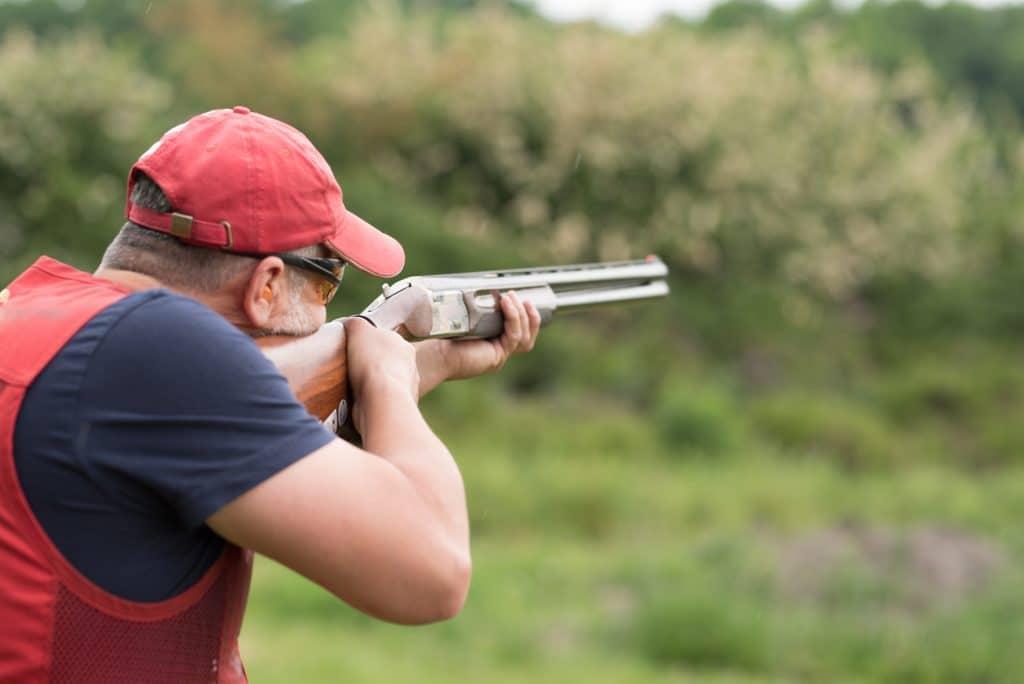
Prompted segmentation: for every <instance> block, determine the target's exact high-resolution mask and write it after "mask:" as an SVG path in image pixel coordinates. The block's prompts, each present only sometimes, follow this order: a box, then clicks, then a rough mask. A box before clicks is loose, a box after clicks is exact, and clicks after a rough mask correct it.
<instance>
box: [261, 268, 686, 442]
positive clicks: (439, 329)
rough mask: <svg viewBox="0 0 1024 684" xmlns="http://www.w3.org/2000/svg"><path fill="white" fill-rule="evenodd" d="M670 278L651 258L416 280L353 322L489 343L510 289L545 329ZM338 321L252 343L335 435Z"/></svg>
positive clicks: (390, 287) (343, 410)
mask: <svg viewBox="0 0 1024 684" xmlns="http://www.w3.org/2000/svg"><path fill="white" fill-rule="evenodd" d="M667 275H668V268H667V267H666V266H665V264H664V263H663V262H662V261H661V259H659V258H658V257H656V256H653V255H652V256H648V257H647V258H646V259H640V260H636V261H606V262H600V263H594V264H573V265H569V266H550V267H541V268H517V269H510V270H506V271H478V272H473V273H447V274H441V275H427V276H413V277H411V278H405V279H403V280H399V281H398V282H395V283H393V284H386V285H384V286H383V287H382V292H381V295H380V296H379V297H377V299H375V300H374V301H373V302H372V303H370V305H369V306H368V307H366V308H365V309H364V310H363V311H362V312H361V313H359V314H357V315H358V316H360V317H361V318H365V319H366V320H367V321H369V322H370V323H372V324H373V325H375V326H377V327H378V328H386V329H388V330H395V331H398V332H399V333H401V334H402V336H403V337H405V338H406V339H409V340H423V339H430V338H439V337H448V338H465V339H474V338H489V337H494V336H496V335H500V334H501V331H502V330H503V328H504V320H503V318H502V315H501V310H500V308H499V307H498V298H497V296H496V295H497V293H504V292H509V291H511V290H515V291H516V293H517V294H518V295H519V297H520V298H521V299H522V300H523V301H524V302H525V301H531V302H533V304H534V306H536V307H537V311H538V312H539V313H540V316H541V325H542V326H544V325H547V324H548V323H550V322H551V319H552V317H553V316H554V313H555V312H556V311H572V310H576V309H582V308H587V307H592V306H597V305H603V304H618V303H622V302H632V301H641V300H647V299H655V298H658V297H664V296H666V295H667V294H668V291H669V290H668V284H667V283H666V282H665V277H666V276H667ZM342 320H343V319H338V320H334V321H330V322H329V323H327V324H325V325H324V326H322V327H321V328H320V330H318V331H317V332H315V333H313V334H312V335H309V336H308V337H302V338H294V337H281V336H277V337H264V338H259V339H258V340H257V344H259V345H260V347H261V348H262V349H263V351H264V353H265V354H266V355H267V356H268V357H269V358H270V360H271V361H273V362H274V363H275V364H276V365H277V367H278V369H279V370H280V371H281V372H282V373H283V374H284V376H285V377H286V378H287V379H288V383H289V385H290V386H291V388H292V391H293V392H295V395H296V397H298V399H299V401H301V402H302V403H303V404H304V405H305V406H306V408H307V409H308V410H309V412H310V413H312V414H313V415H314V416H316V417H317V418H319V419H320V420H323V421H325V422H326V423H327V424H328V426H329V427H332V428H337V426H338V424H343V423H344V422H345V418H346V417H347V414H348V404H347V403H346V400H347V397H348V391H347V390H348V384H347V382H346V376H347V374H346V368H345V328H344V326H343V324H342Z"/></svg>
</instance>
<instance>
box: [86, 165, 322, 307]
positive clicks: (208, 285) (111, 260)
mask: <svg viewBox="0 0 1024 684" xmlns="http://www.w3.org/2000/svg"><path fill="white" fill-rule="evenodd" d="M131 199H132V203H133V204H135V205H137V206H140V207H145V208H147V209H152V210H154V211H159V212H163V213H166V212H169V211H174V207H172V206H171V203H170V201H168V199H167V196H166V195H165V194H164V192H163V190H161V189H160V186H158V185H157V184H156V183H154V182H153V180H152V179H150V178H149V176H147V175H146V174H144V173H138V174H137V175H136V178H135V185H134V187H133V188H132V197H131ZM291 253H292V254H298V255H301V256H320V255H321V254H322V253H323V248H322V247H321V246H320V245H312V246H310V247H303V248H302V249H297V250H293V251H292V252H291ZM100 266H101V267H103V268H114V269H119V270H123V271H132V272H134V273H142V274H143V275H148V276H150V277H152V278H156V279H157V280H159V281H160V282H161V283H163V284H164V285H167V286H168V287H172V288H176V289H181V290H185V291H191V292H203V293H212V292H216V291H218V290H221V289H223V288H224V287H225V286H226V285H227V284H228V283H230V282H231V281H232V280H234V279H235V278H237V277H238V276H239V275H241V274H242V272H243V271H245V270H246V269H252V268H253V267H254V266H255V260H253V259H252V258H250V257H244V256H239V255H237V254H232V253H230V252H222V251H220V250H218V249H210V248H208V247H198V246H195V245H189V244H186V243H184V242H182V241H181V240H179V239H178V238H176V237H174V236H173V235H168V234H167V233H161V232H158V231H155V230H150V229H149V228H144V227H142V226H140V225H138V224H136V223H132V222H131V221H128V222H127V223H125V224H124V226H122V228H121V231H120V232H119V233H118V234H117V236H116V237H114V239H113V241H111V243H110V245H109V246H107V250H106V252H105V253H104V254H103V260H102V261H101V262H100ZM286 273H287V276H286V277H287V278H288V289H289V290H290V291H291V292H292V293H297V292H299V291H301V289H302V287H303V285H304V283H305V281H304V280H303V278H305V276H304V274H303V273H302V272H299V271H298V269H288V270H287V272H286Z"/></svg>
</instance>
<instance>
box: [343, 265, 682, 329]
mask: <svg viewBox="0 0 1024 684" xmlns="http://www.w3.org/2000/svg"><path fill="white" fill-rule="evenodd" d="M667 275H668V268H667V267H666V266H665V264H664V263H663V262H662V261H661V260H660V259H659V258H658V257H656V256H649V257H647V258H646V259H641V260H637V261H606V262H601V263H595V264H574V265H571V266H554V267H544V268H518V269H511V270H507V271H478V272H472V273H447V274H441V275H431V276H413V277H411V278H405V279H403V280H399V281H398V282H396V283H393V284H390V285H384V286H383V292H382V294H381V295H380V296H379V297H378V298H377V299H375V300H374V301H373V302H372V303H371V304H370V306H368V307H367V308H366V309H365V310H364V311H363V312H362V313H361V314H360V316H361V317H362V318H365V319H366V320H368V321H370V322H371V323H373V324H374V325H376V326H377V327H379V328H386V329H390V330H400V331H402V332H404V333H405V334H406V336H407V337H409V338H413V339H424V338H431V337H466V338H487V337H494V336H496V335H499V334H501V331H502V329H503V328H504V319H503V318H502V315H501V310H500V308H499V307H498V300H497V298H496V297H495V294H496V293H504V292H509V291H512V290H515V291H516V293H517V294H518V295H519V297H520V298H521V299H523V300H524V301H531V302H533V304H534V306H536V307H537V310H538V311H539V312H540V315H541V325H547V323H549V322H550V321H551V318H552V316H553V315H554V313H555V311H565V310H572V309H579V308H584V307H591V306H597V305H600V304H614V303H619V302H627V301H639V300H645V299H655V298H658V297H664V296H666V295H668V292H669V289H668V284H667V283H666V282H665V280H664V279H665V277H666V276H667Z"/></svg>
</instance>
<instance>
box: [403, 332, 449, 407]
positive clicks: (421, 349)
mask: <svg viewBox="0 0 1024 684" xmlns="http://www.w3.org/2000/svg"><path fill="white" fill-rule="evenodd" d="M451 344H452V343H451V341H450V340H422V341H420V342H413V343H412V346H413V347H415V348H416V367H417V368H418V369H419V372H420V397H423V396H425V395H426V394H427V393H429V392H430V391H431V390H433V389H434V388H435V387H437V386H438V385H440V384H441V383H442V382H444V381H445V380H447V379H448V367H447V364H448V361H449V359H448V357H447V354H446V352H447V349H448V346H449V345H451Z"/></svg>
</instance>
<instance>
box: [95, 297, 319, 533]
mask: <svg viewBox="0 0 1024 684" xmlns="http://www.w3.org/2000/svg"><path fill="white" fill-rule="evenodd" d="M81 402H82V418H83V421H82V424H81V427H80V434H79V438H78V440H77V442H78V444H77V447H78V450H79V451H80V452H81V453H88V454H89V459H90V462H91V467H95V468H99V469H102V470H104V471H105V472H104V475H105V476H106V479H108V480H111V479H113V480H121V479H124V480H128V481H130V482H131V483H132V484H134V485H136V486H133V487H126V488H125V490H124V491H133V492H136V494H135V495H136V496H152V495H156V496H159V497H161V498H162V499H163V500H164V501H166V502H167V504H169V505H170V507H171V508H172V509H173V510H175V511H176V512H177V514H178V515H179V516H180V517H181V519H182V521H183V522H184V523H185V524H186V525H188V526H199V525H201V524H202V523H203V521H204V520H205V519H206V518H208V517H209V516H210V515H212V514H213V513H215V512H217V511H218V510H219V509H220V508H221V507H223V506H224V505H225V504H227V503H230V502H231V501H233V500H234V499H235V498H237V497H238V496H240V495H241V494H243V493H245V492H246V491H248V490H249V489H251V488H253V487H255V486H256V485H258V484H260V483H261V482H263V481H264V480H266V479H268V478H269V477H271V476H273V475H274V474H276V473H278V472H280V471H281V470H283V469H284V468H287V467H288V466H289V465H292V464H293V463H295V462H296V461H298V460H300V459H301V458H303V457H304V456H306V455H308V454H310V453H312V452H313V451H315V450H317V449H319V448H320V447H322V446H324V445H325V444H327V443H328V442H330V441H331V440H332V439H334V435H332V434H331V433H330V432H329V431H328V430H327V429H326V428H324V427H323V425H322V424H321V423H320V421H318V420H317V419H315V418H314V417H313V416H311V415H310V414H309V413H308V412H307V411H306V409H305V408H304V407H303V406H302V405H301V404H300V403H299V402H298V400H297V399H296V398H295V396H294V394H292V391H291V389H290V388H289V387H288V383H287V381H286V380H285V379H284V377H283V376H282V375H281V374H280V373H279V372H278V371H277V368H276V367H275V366H274V365H273V364H272V363H271V362H270V361H269V360H268V359H267V358H266V357H265V356H264V355H263V353H262V352H261V351H260V350H259V348H258V347H257V346H256V345H255V344H253V342H252V340H251V339H250V338H249V337H247V336H246V335H244V334H243V333H241V332H240V331H239V330H237V329H236V328H234V327H233V326H231V325H230V324H229V323H228V322H227V321H225V320H224V319H223V318H222V317H220V316H219V315H217V314H216V313H214V312H213V311H211V310H210V309H208V308H206V307H205V306H203V305H202V304H200V303H198V302H196V301H194V300H192V299H189V298H186V297H182V296H179V295H174V294H170V293H168V294H166V295H165V296H159V297H155V298H151V299H149V300H148V301H146V302H145V303H143V304H141V305H140V306H138V307H135V308H133V309H131V310H129V311H128V313H126V314H125V315H124V316H123V317H122V318H121V319H120V320H119V321H117V323H116V324H115V325H114V326H112V328H111V329H110V331H109V332H108V334H107V335H106V337H105V338H104V339H103V340H102V342H100V344H99V345H97V347H96V350H95V352H94V354H93V358H92V359H91V361H90V363H89V365H88V371H87V372H86V376H85V378H84V379H83V383H82V393H81ZM138 485H142V487H139V486H138ZM139 503H140V506H139V508H142V507H143V506H142V505H141V504H142V503H143V502H139Z"/></svg>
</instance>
